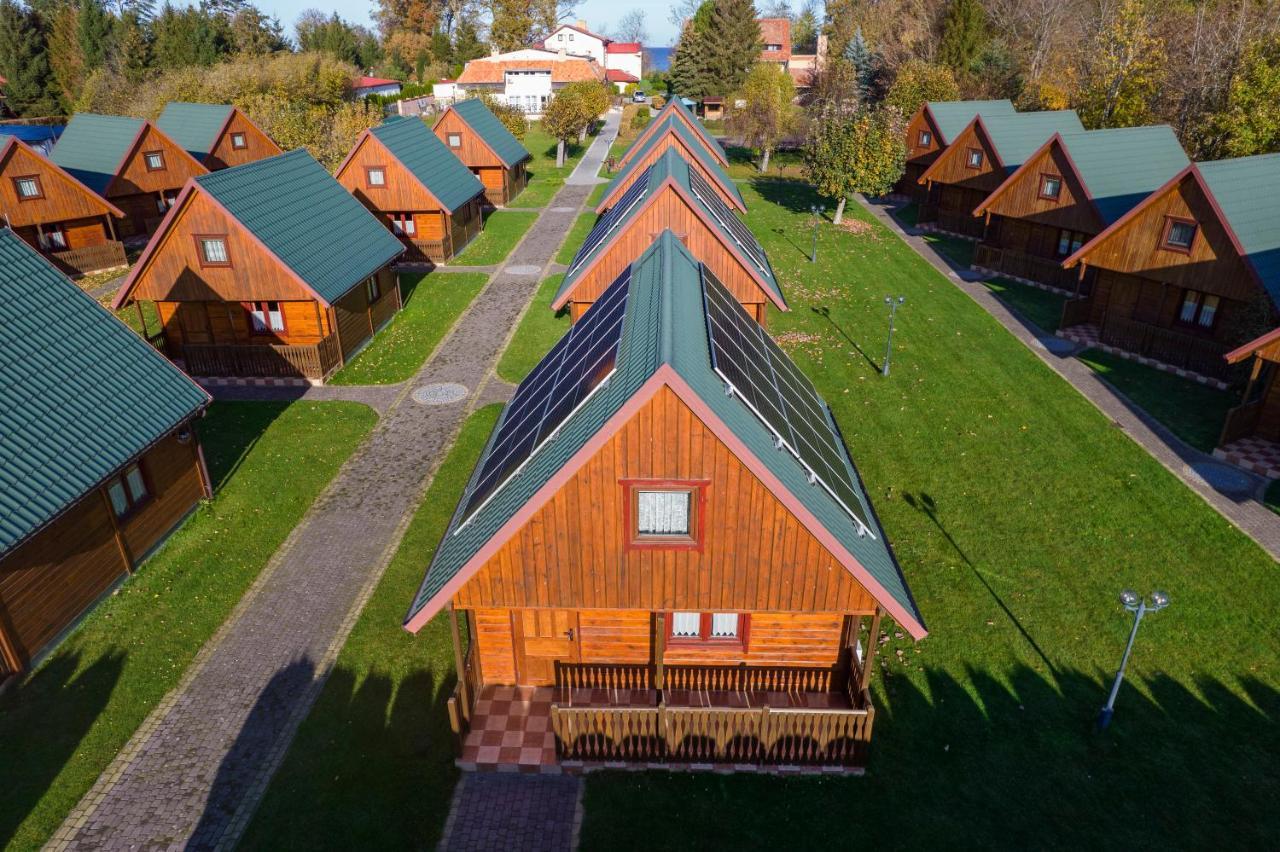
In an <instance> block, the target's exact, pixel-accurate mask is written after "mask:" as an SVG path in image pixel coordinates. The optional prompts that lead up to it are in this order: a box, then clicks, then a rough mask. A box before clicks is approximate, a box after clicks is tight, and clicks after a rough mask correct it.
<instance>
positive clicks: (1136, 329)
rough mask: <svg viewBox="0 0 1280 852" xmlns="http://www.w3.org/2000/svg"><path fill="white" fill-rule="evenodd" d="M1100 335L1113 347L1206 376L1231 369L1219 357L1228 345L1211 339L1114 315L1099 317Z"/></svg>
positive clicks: (1216, 374) (1221, 375) (1103, 340)
mask: <svg viewBox="0 0 1280 852" xmlns="http://www.w3.org/2000/svg"><path fill="white" fill-rule="evenodd" d="M1101 337H1102V342H1103V343H1106V344H1107V345H1109V346H1114V347H1116V348H1117V349H1123V350H1125V351H1126V352H1132V353H1133V354H1135V355H1142V356H1145V357H1147V358H1154V359H1156V360H1157V361H1163V362H1164V363H1166V364H1170V365H1172V366H1174V367H1181V368H1183V369H1186V370H1194V371H1195V372H1197V373H1201V374H1203V375H1206V376H1214V377H1225V376H1227V375H1229V374H1230V372H1231V369H1230V365H1228V364H1227V362H1226V359H1225V358H1223V356H1224V355H1225V354H1226V353H1227V351H1228V347H1227V346H1226V345H1225V344H1222V343H1218V342H1217V341H1215V340H1207V339H1205V338H1202V337H1196V336H1195V335H1191V334H1183V333H1182V332H1178V331H1174V330H1172V329H1168V328H1160V327H1159V326H1154V325H1150V324H1148V323H1145V322H1138V321H1137V320H1131V319H1127V318H1125V317H1118V316H1107V317H1105V318H1104V319H1103V323H1102V331H1101Z"/></svg>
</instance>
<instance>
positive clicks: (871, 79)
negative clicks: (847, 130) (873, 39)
mask: <svg viewBox="0 0 1280 852" xmlns="http://www.w3.org/2000/svg"><path fill="white" fill-rule="evenodd" d="M844 59H845V61H846V62H848V63H849V66H850V67H851V68H852V69H853V86H854V92H855V94H856V95H857V96H858V100H859V101H860V102H866V101H867V100H869V99H870V97H871V91H872V89H873V87H874V85H875V78H876V60H875V56H874V55H873V54H872V53H871V48H870V47H868V46H867V40H866V39H865V38H863V35H862V27H858V29H857V31H856V32H855V33H854V34H853V38H851V39H849V44H848V45H846V46H845V49H844Z"/></svg>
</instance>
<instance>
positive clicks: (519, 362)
mask: <svg viewBox="0 0 1280 852" xmlns="http://www.w3.org/2000/svg"><path fill="white" fill-rule="evenodd" d="M563 280H564V276H563V275H552V276H550V277H549V278H547V279H546V280H544V281H543V282H542V283H541V284H539V285H538V292H537V293H536V294H535V295H534V297H533V302H532V304H530V305H529V310H528V311H527V312H526V313H525V315H524V318H523V319H522V320H520V325H519V327H518V328H517V329H516V333H515V336H514V337H512V338H511V343H510V344H509V345H508V346H507V348H506V350H505V351H504V352H503V353H502V357H501V358H499V359H498V368H497V372H498V377H499V378H501V379H502V380H504V381H508V382H511V383H512V384H518V383H519V382H520V381H521V380H522V379H524V377H525V376H527V375H529V373H530V372H531V371H532V370H533V368H534V367H536V366H538V362H539V361H541V360H542V356H543V355H546V354H547V353H548V352H549V351H551V347H552V346H554V345H555V343H556V341H557V340H559V339H560V338H561V337H563V336H564V333H565V332H566V331H568V330H569V310H568V309H567V308H566V309H564V310H562V311H560V312H559V313H556V312H553V311H552V310H551V300H552V299H554V298H555V295H556V291H557V290H559V289H560V282H562V281H563Z"/></svg>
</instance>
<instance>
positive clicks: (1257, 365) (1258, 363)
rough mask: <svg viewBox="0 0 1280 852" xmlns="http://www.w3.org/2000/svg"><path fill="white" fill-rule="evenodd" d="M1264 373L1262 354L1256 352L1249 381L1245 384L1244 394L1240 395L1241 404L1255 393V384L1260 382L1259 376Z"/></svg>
mask: <svg viewBox="0 0 1280 852" xmlns="http://www.w3.org/2000/svg"><path fill="white" fill-rule="evenodd" d="M1261 373H1262V356H1260V355H1258V354H1256V353H1255V354H1254V356H1253V369H1251V370H1250V371H1249V382H1248V383H1247V384H1246V385H1245V386H1244V395H1243V396H1241V397H1240V404H1241V405H1244V404H1245V403H1247V402H1248V401H1249V397H1250V396H1251V395H1252V394H1253V386H1254V385H1255V384H1257V382H1258V376H1259V375H1261Z"/></svg>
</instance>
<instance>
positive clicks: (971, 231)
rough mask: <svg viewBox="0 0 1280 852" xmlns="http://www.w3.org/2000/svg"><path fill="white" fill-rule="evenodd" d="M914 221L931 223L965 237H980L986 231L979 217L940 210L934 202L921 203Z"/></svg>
mask: <svg viewBox="0 0 1280 852" xmlns="http://www.w3.org/2000/svg"><path fill="white" fill-rule="evenodd" d="M916 223H917V224H920V225H932V226H933V227H935V228H938V229H939V230H943V231H947V232H948V233H952V234H960V235H961V236H965V237H973V238H974V239H982V235H983V233H984V232H985V231H986V223H985V222H984V221H983V220H982V219H981V217H978V216H973V215H971V214H969V213H956V212H954V211H951V210H940V209H939V208H938V205H936V204H921V205H920V212H919V215H918V216H917V217H916Z"/></svg>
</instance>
